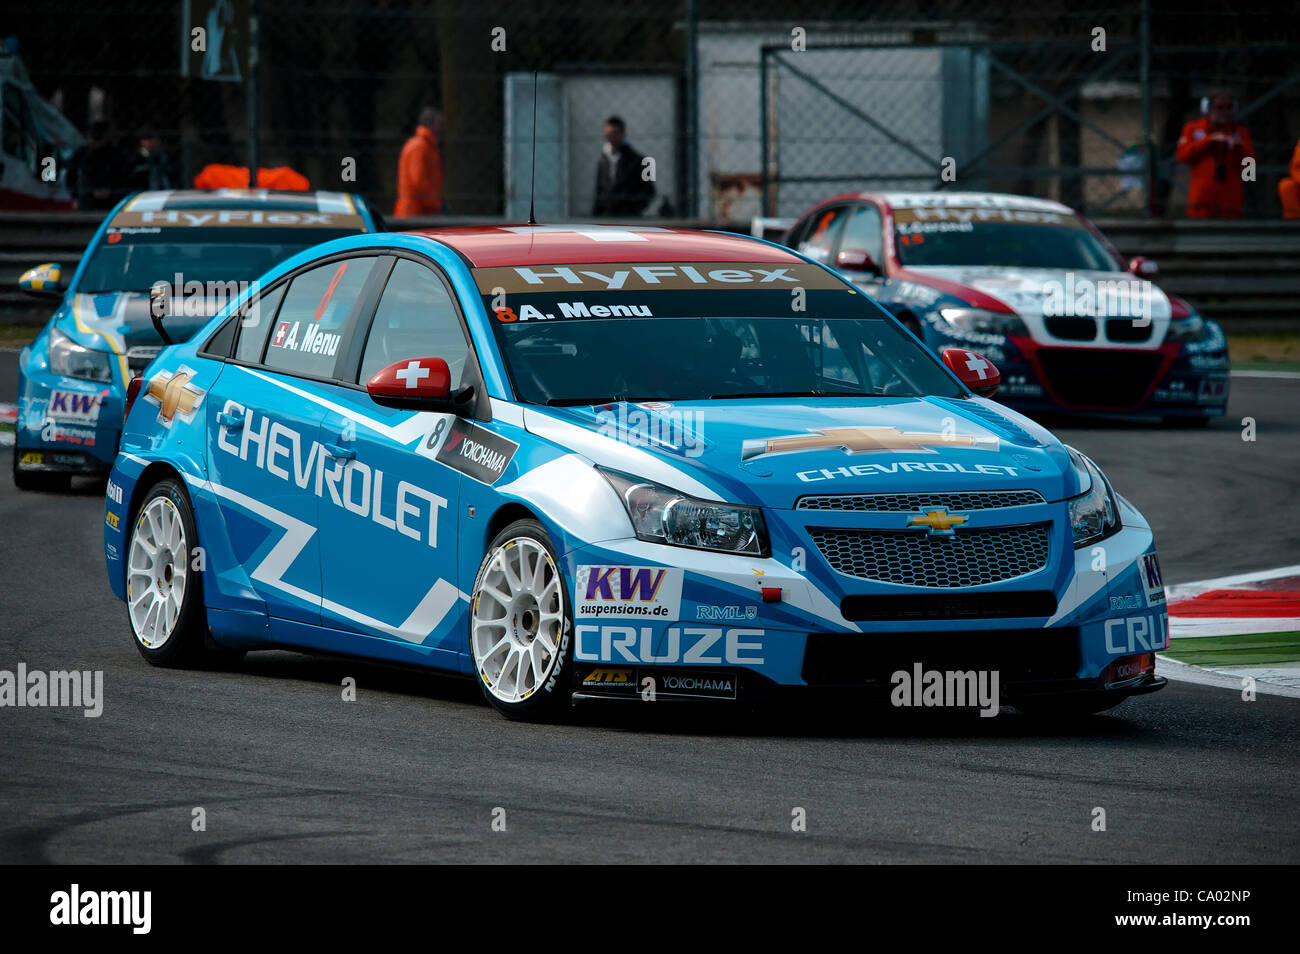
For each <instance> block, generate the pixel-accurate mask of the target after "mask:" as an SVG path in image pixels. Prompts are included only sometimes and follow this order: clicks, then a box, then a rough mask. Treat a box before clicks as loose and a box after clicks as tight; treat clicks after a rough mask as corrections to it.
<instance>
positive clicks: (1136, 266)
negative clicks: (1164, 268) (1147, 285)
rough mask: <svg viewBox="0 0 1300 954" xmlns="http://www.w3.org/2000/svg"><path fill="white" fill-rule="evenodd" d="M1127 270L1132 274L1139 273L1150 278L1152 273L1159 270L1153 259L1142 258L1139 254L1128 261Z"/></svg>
mask: <svg viewBox="0 0 1300 954" xmlns="http://www.w3.org/2000/svg"><path fill="white" fill-rule="evenodd" d="M1128 270H1129V271H1130V272H1132V273H1133V274H1134V275H1141V276H1142V277H1143V278H1150V277H1151V276H1152V275H1154V274H1156V273H1157V272H1158V271H1160V266H1158V265H1157V264H1156V262H1155V259H1153V258H1143V257H1142V256H1141V255H1139V256H1138V257H1137V258H1135V259H1133V260H1132V261H1131V262H1129V263H1128Z"/></svg>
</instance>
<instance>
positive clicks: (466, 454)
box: [430, 418, 519, 485]
mask: <svg viewBox="0 0 1300 954" xmlns="http://www.w3.org/2000/svg"><path fill="white" fill-rule="evenodd" d="M432 440H433V437H432V435H431V436H430V441H432ZM518 449H519V445H518V444H516V443H515V442H514V441H511V440H507V439H506V438H504V437H502V436H501V435H500V434H495V433H493V432H492V431H489V430H488V429H487V428H485V427H479V426H478V425H477V424H471V423H470V422H469V421H463V420H461V419H460V418H456V419H455V420H453V421H452V424H451V429H450V430H449V431H448V432H447V437H446V440H444V441H443V442H442V449H441V450H440V451H438V456H437V457H436V458H435V460H437V461H438V462H439V463H442V464H446V465H447V466H448V467H450V468H452V469H453V470H458V471H460V472H461V473H462V474H465V475H467V476H469V477H473V478H474V479H475V480H477V481H478V482H479V483H481V484H488V485H491V484H495V483H496V482H497V481H498V480H500V479H501V475H502V474H504V473H505V472H506V468H507V467H508V466H510V461H511V459H512V458H513V457H514V456H515V451H517V450H518Z"/></svg>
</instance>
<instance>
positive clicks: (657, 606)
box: [104, 226, 1167, 718]
mask: <svg viewBox="0 0 1300 954" xmlns="http://www.w3.org/2000/svg"><path fill="white" fill-rule="evenodd" d="M996 381H997V372H996V369H994V368H993V367H992V365H991V364H990V363H989V362H987V361H986V360H984V359H982V358H981V357H980V356H979V355H978V354H976V353H973V352H968V351H961V350H953V351H950V352H946V353H945V354H944V355H943V358H942V360H941V359H940V358H938V357H936V356H935V355H933V354H932V353H931V352H929V351H928V350H927V349H925V348H924V347H923V346H922V345H921V344H920V343H919V342H918V341H917V340H916V339H915V338H914V337H913V336H912V335H911V334H909V333H908V332H907V331H906V330H905V329H904V328H903V327H902V326H901V325H900V324H899V323H898V322H897V321H896V320H894V319H893V318H891V317H890V316H889V315H887V314H886V313H885V312H883V311H882V310H881V309H880V308H879V307H878V306H877V305H876V304H874V303H873V302H872V301H871V300H870V299H868V298H867V297H866V296H864V295H863V294H862V293H861V292H860V291H859V290H857V289H856V288H854V286H853V285H852V284H850V283H849V282H847V281H846V280H844V279H843V278H842V277H840V276H838V275H837V274H835V273H834V272H832V271H830V270H829V269H827V268H825V267H823V266H822V265H820V264H818V263H816V262H813V261H811V260H810V259H807V258H805V257H803V256H800V255H798V254H796V253H794V252H792V251H790V250H788V249H784V248H781V247H779V246H777V245H773V244H770V243H766V242H761V241H757V240H753V239H748V238H743V237H741V236H736V235H727V234H721V233H702V232H687V231H677V230H671V229H660V228H626V229H624V228H614V227H597V226H593V227H584V226H548V227H543V226H521V227H508V228H507V227H481V228H458V229H445V230H437V231H428V232H420V233H402V234H384V235H376V236H356V237H352V238H343V239H338V240H335V241H331V242H328V243H325V244H323V245H320V246H318V247H316V248H313V249H311V250H309V251H308V252H305V253H303V254H300V255H298V256H296V257H294V258H293V259H291V260H289V261H287V262H285V263H283V264H282V265H280V266H279V267H277V268H275V269H273V270H271V271H270V272H269V273H268V274H267V275H266V276H264V278H263V279H262V281H261V282H260V283H259V285H258V288H257V290H256V292H254V293H250V294H248V295H246V296H244V297H243V298H241V299H240V301H239V302H238V303H237V304H236V305H235V306H233V307H232V308H231V309H230V310H228V311H227V312H226V313H224V314H222V315H219V316H217V317H216V318H214V319H213V320H212V321H211V323H209V324H208V325H207V326H205V327H204V328H203V329H202V331H201V332H199V333H197V334H195V335H194V336H193V337H192V338H191V339H190V340H189V341H188V342H187V343H186V344H183V345H178V346H175V347H172V348H168V349H166V350H165V351H163V352H162V354H160V355H159V356H158V358H157V360H156V361H155V362H154V363H153V364H152V365H151V366H150V368H149V371H148V374H147V375H146V377H145V379H144V380H143V381H141V382H139V383H138V384H137V385H134V386H133V388H132V394H131V395H130V396H129V398H130V407H129V410H128V413H127V417H126V422H125V425H124V428H123V433H122V441H121V450H120V453H119V454H118V456H117V459H116V462H115V464H114V466H113V469H112V472H111V475H110V479H109V483H108V488H107V507H106V514H105V520H106V527H105V531H104V542H105V549H106V555H107V565H108V575H109V580H110V582H111V585H112V588H113V590H114V592H115V593H116V594H117V595H118V596H119V597H120V598H121V599H123V600H125V601H126V604H127V616H128V620H129V625H130V628H131V632H132V635H133V638H134V642H135V645H136V646H137V648H138V649H139V651H140V652H141V653H142V654H143V655H144V656H145V658H146V659H148V660H149V661H150V662H152V663H155V664H158V665H181V664H190V663H195V662H200V661H202V660H204V659H205V658H206V659H223V658H227V659H228V658H230V657H237V656H239V655H240V654H242V653H243V652H245V651H247V650H253V649H263V648H271V647H282V648H283V647H288V648H297V649H303V650H308V651H311V650H317V651H325V652H334V653H344V654H350V655H354V656H359V657H368V658H372V659H377V660H386V661H391V662H400V663H410V664H415V665H419V666H425V667H430V668H433V669H438V670H444V671H447V672H452V673H460V674H464V675H466V676H469V677H472V678H474V679H476V680H477V681H478V682H479V684H480V685H481V687H482V689H483V692H484V694H485V696H486V698H487V699H488V701H489V702H490V703H491V704H492V705H494V706H495V707H496V708H497V709H499V710H500V711H501V712H503V713H505V714H506V715H508V716H511V717H529V718H539V717H546V716H553V715H556V714H557V713H558V712H559V711H560V710H562V709H564V708H565V707H566V706H568V705H569V703H570V702H571V701H572V700H574V699H590V698H612V699H619V698H622V699H656V700H659V699H715V700H737V699H740V700H744V699H761V698H772V697H777V698H779V697H784V696H793V697H801V696H802V697H810V696H823V695H824V696H838V695H848V696H857V695H864V696H869V695H871V694H873V693H881V692H883V693H885V694H888V693H889V692H890V691H891V685H892V684H893V683H894V681H895V680H896V677H897V674H898V673H899V672H900V671H902V670H907V671H909V672H910V671H911V670H912V669H913V667H914V666H916V667H919V666H923V667H924V671H925V672H926V673H929V672H931V671H934V672H941V673H942V672H948V673H951V672H964V671H974V670H979V671H981V672H989V671H992V672H996V673H997V674H998V675H999V676H1000V682H999V683H998V684H999V685H1000V690H999V693H998V697H999V698H998V701H999V702H1006V703H1008V704H1012V705H1015V706H1018V707H1020V708H1023V709H1029V710H1032V709H1035V708H1046V709H1056V708H1060V707H1066V708H1070V709H1073V710H1085V711H1096V710H1100V709H1103V708H1107V707H1109V706H1113V705H1114V704H1116V703H1117V702H1118V701H1120V700H1121V699H1123V698H1124V697H1126V696H1128V695H1131V694H1135V693H1143V692H1149V691H1153V690H1155V689H1158V688H1160V687H1161V686H1162V685H1164V680H1163V679H1162V678H1161V677H1159V676H1157V675H1156V674H1155V655H1154V654H1155V652H1156V651H1157V650H1159V649H1162V648H1163V647H1164V646H1165V645H1166V644H1167V625H1166V614H1165V609H1164V602H1163V601H1164V590H1163V587H1162V585H1161V582H1160V575H1159V567H1158V563H1157V561H1156V552H1155V548H1154V544H1153V541H1152V534H1151V530H1150V528H1149V527H1148V525H1147V524H1146V522H1145V521H1144V520H1143V518H1142V517H1141V515H1140V514H1139V513H1138V512H1137V511H1136V510H1135V509H1134V508H1133V507H1132V506H1131V505H1130V504H1129V503H1128V502H1127V501H1126V500H1125V499H1124V498H1123V497H1121V496H1119V495H1118V494H1116V493H1115V492H1114V490H1113V489H1112V488H1111V486H1110V484H1109V483H1108V482H1107V480H1106V478H1105V477H1104V476H1103V474H1102V473H1101V471H1100V470H1099V469H1098V468H1097V466H1096V465H1095V464H1093V463H1092V462H1091V461H1090V460H1089V459H1088V458H1086V457H1085V456H1083V455H1082V454H1080V453H1078V452H1077V451H1075V450H1073V449H1071V448H1068V447H1066V446H1064V445H1062V444H1061V443H1060V442H1059V441H1058V440H1056V439H1055V438H1054V437H1053V436H1052V435H1051V434H1050V433H1048V432H1047V431H1045V430H1044V429H1043V428H1041V427H1039V426H1038V425H1036V424H1034V423H1033V422H1032V421H1030V420H1028V419H1026V418H1024V417H1022V416H1020V415H1019V414H1016V413H1014V412H1011V411H1008V410H1007V409H1005V408H1003V407H1002V406H1000V405H998V404H996V403H994V402H993V401H991V400H988V399H987V398H985V397H981V396H979V395H978V394H976V393H975V390H973V389H977V390H979V391H982V392H984V393H992V391H993V389H994V387H995V386H996ZM994 709H995V711H996V706H995V707H994Z"/></svg>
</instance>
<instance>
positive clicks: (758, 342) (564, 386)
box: [497, 317, 961, 405]
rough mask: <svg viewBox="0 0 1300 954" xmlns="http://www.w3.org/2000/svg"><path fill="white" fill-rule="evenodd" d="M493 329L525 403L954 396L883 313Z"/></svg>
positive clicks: (613, 320) (932, 365)
mask: <svg viewBox="0 0 1300 954" xmlns="http://www.w3.org/2000/svg"><path fill="white" fill-rule="evenodd" d="M497 333H498V336H499V340H500V342H501V345H502V350H503V352H504V354H505V359H506V364H507V366H508V368H509V371H510V376H511V380H512V381H513V383H514V388H515V394H516V396H517V397H518V399H519V400H521V401H525V402H527V403H530V404H550V405H570V404H573V405H582V404H607V403H611V402H613V401H650V400H671V401H697V400H706V399H710V398H715V399H731V398H744V397H810V398H816V397H845V396H859V395H862V396H865V395H885V396H896V397H904V396H906V397H915V396H918V395H924V394H941V395H948V396H957V395H958V394H960V393H961V392H960V390H959V389H958V388H957V387H956V386H955V385H954V384H953V381H952V379H951V378H950V377H949V376H948V375H947V374H946V373H944V372H943V371H942V370H941V369H940V368H939V366H938V365H937V364H936V363H935V362H934V360H933V358H931V357H930V355H929V354H928V353H926V352H924V351H922V349H920V348H919V347H917V345H916V344H915V343H914V342H913V341H912V340H911V339H910V338H908V337H906V336H905V335H904V334H903V332H902V331H901V330H900V329H899V328H898V326H897V325H896V324H895V323H894V322H893V321H892V320H890V319H888V318H883V317H881V318H830V319H827V318H810V317H797V318H702V317H701V318H656V319H649V320H645V319H643V320H640V321H635V320H633V321H629V320H628V319H625V318H607V319H594V320H593V319H587V320H579V321H555V322H547V323H545V324H535V325H523V324H518V323H511V324H505V325H503V324H497Z"/></svg>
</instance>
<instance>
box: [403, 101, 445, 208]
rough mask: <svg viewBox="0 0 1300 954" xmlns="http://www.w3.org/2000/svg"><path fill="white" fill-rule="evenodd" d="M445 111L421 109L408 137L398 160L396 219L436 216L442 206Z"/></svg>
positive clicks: (429, 108)
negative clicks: (417, 122) (415, 124)
mask: <svg viewBox="0 0 1300 954" xmlns="http://www.w3.org/2000/svg"><path fill="white" fill-rule="evenodd" d="M445 128H446V123H445V121H444V120H443V116H442V113H441V112H439V111H438V110H436V109H434V108H433V107H432V106H426V107H424V109H422V110H420V120H419V125H418V126H416V127H415V135H413V136H412V137H411V138H410V139H408V140H406V145H405V146H403V147H402V155H401V158H399V159H398V160H397V205H396V207H394V209H393V218H395V219H404V218H408V217H410V216H413V215H437V214H439V213H440V212H442V211H443V205H442V151H441V149H440V146H441V143H442V133H443V130H444V129H445Z"/></svg>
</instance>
